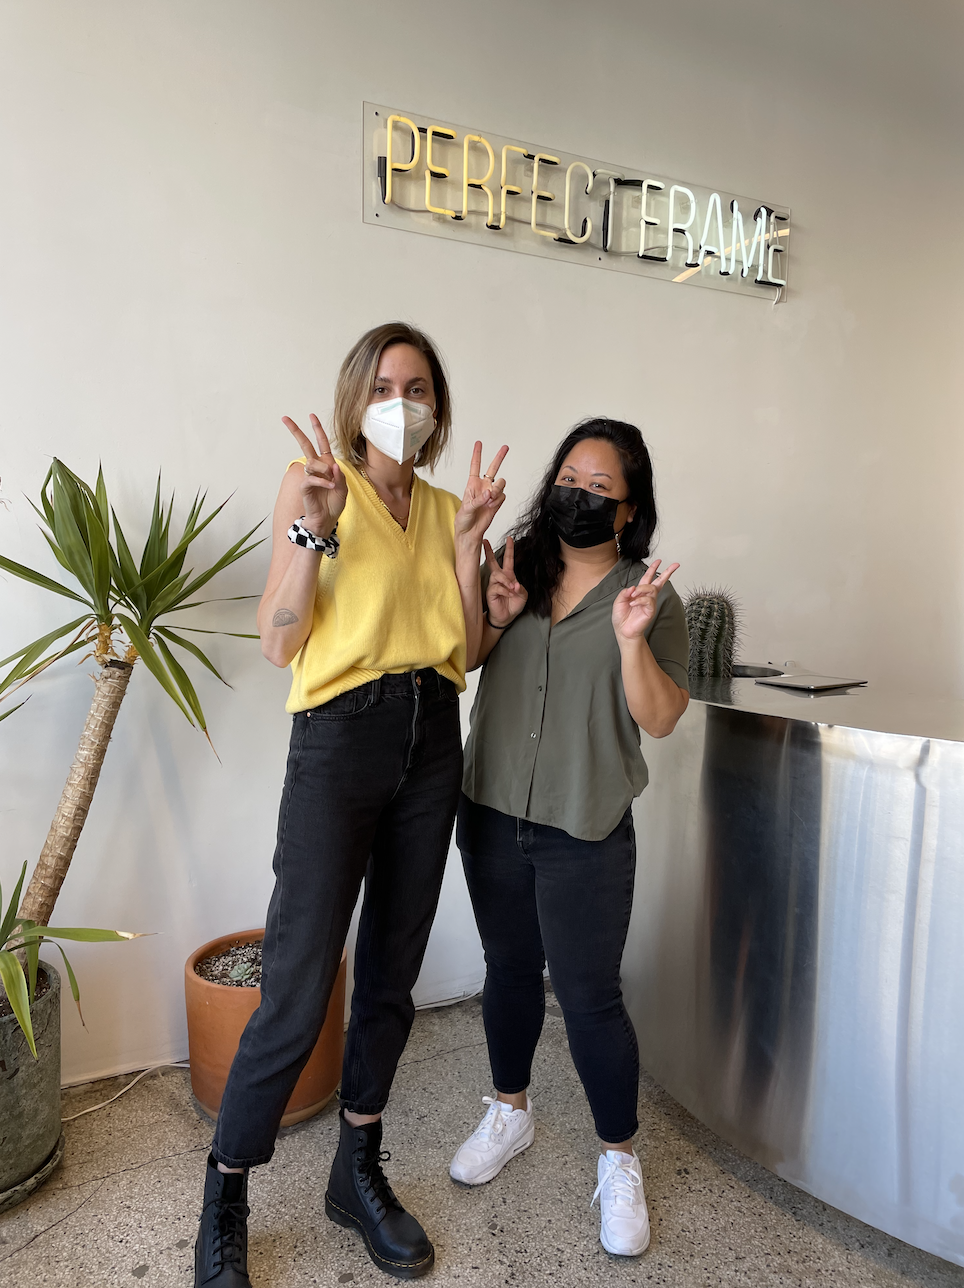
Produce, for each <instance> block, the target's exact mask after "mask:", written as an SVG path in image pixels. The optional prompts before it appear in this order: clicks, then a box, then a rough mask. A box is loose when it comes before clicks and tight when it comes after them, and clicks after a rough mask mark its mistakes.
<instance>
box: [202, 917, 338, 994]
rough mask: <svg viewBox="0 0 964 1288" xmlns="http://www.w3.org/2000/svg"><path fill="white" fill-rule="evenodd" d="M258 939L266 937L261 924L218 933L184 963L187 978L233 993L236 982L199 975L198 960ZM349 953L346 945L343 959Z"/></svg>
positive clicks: (205, 987)
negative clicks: (221, 933)
mask: <svg viewBox="0 0 964 1288" xmlns="http://www.w3.org/2000/svg"><path fill="white" fill-rule="evenodd" d="M258 939H264V926H261V927H260V929H254V930H236V931H234V932H233V934H229V935H218V936H217V938H216V939H209V940H208V942H207V943H206V944H202V945H201V947H200V948H196V949H195V950H194V952H193V953H191V955H190V957H189V958H188V959H187V961H186V962H185V963H184V974H185V976H186V978H187V979H189V980H190V981H191V986H192V987H193V988H201V989H228V990H230V991H231V992H232V993H233V992H236V991H237V985H236V984H219V983H218V982H217V981H216V980H213V979H205V978H204V976H203V975H199V974H198V973H197V971H196V970H195V967H196V966H197V964H198V962H202V961H204V959H205V957H214V956H215V955H216V954H217V953H219V952H221V951H223V950H224V949H225V948H232V947H234V946H235V945H236V944H251V943H254V942H255V940H258ZM347 954H348V948H347V946H346V947H345V948H343V949H342V950H341V960H342V961H344V960H345V958H346V956H347ZM256 987H257V986H256ZM251 991H254V990H251Z"/></svg>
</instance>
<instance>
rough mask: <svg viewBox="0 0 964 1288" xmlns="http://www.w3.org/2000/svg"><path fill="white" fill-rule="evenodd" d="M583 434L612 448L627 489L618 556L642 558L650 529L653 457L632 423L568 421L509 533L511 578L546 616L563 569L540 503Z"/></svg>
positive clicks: (653, 504) (653, 516) (652, 521)
mask: <svg viewBox="0 0 964 1288" xmlns="http://www.w3.org/2000/svg"><path fill="white" fill-rule="evenodd" d="M587 438H598V439H601V440H602V441H603V442H605V443H612V445H613V447H615V449H616V451H617V452H618V453H619V460H620V463H621V465H622V468H623V474H624V475H625V476H626V486H627V487H628V489H629V496H628V497H627V500H629V501H632V503H633V505H635V507H636V513H635V514H634V515H633V518H632V521H631V522H630V523H627V524H626V526H625V527H624V528H623V530H622V532H621V533H620V535H619V551H620V554H621V555H622V556H623V558H627V559H632V560H634V561H638V560H640V559H645V558H646V556H647V555H648V554H649V548H650V543H651V542H652V540H653V533H654V532H655V531H656V496H655V493H654V491H653V462H652V461H651V459H650V456H649V450H648V448H647V447H646V444H645V443H644V442H643V436H642V434H641V433H640V432H639V430H638V429H637V428H636V426H635V425H629V424H627V423H626V422H625V421H623V420H610V419H609V417H608V416H595V417H591V418H590V419H588V420H581V421H580V422H579V424H578V425H574V426H573V427H572V429H571V430H570V431H569V433H568V434H567V435H566V437H565V438H564V439H563V440H562V442H561V443H560V444H559V446H558V447H557V448H556V452H555V455H554V456H553V458H552V460H551V461H550V462H549V466H548V468H547V470H546V472H545V474H544V475H543V477H542V482H541V483H540V484H539V486H538V488H537V489H536V491H535V492H534V493H533V495H532V497H531V498H530V500H529V504H528V506H527V507H526V509H525V510H524V511H523V513H522V516H521V517H520V519H519V521H518V523H517V524H516V525H515V527H514V528H513V529H512V532H511V536H513V537H514V538H515V574H516V577H517V578H518V580H519V581H520V582H521V583H522V585H523V586H525V588H526V590H527V591H528V592H529V602H528V604H527V608H529V609H530V610H531V611H532V612H533V613H537V614H538V615H539V616H540V617H548V616H549V614H550V613H551V612H552V596H553V592H554V591H555V589H556V586H557V585H558V584H559V578H560V577H561V576H562V571H563V562H562V555H561V554H560V551H559V535H558V533H557V532H556V530H555V528H554V527H553V525H552V519H551V518H550V516H549V511H548V510H547V508H546V505H547V502H548V500H549V493H550V492H551V491H552V488H553V485H554V484H555V481H556V478H557V477H558V475H559V471H560V470H561V469H562V466H563V463H564V461H565V459H566V457H567V456H568V455H569V453H570V452H571V451H572V449H573V448H574V447H575V446H576V444H577V443H581V442H583V441H584V440H585V439H587Z"/></svg>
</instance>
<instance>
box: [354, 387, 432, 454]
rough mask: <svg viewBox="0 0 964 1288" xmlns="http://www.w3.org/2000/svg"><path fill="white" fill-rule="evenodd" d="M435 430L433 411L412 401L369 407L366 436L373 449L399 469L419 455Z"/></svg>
mask: <svg viewBox="0 0 964 1288" xmlns="http://www.w3.org/2000/svg"><path fill="white" fill-rule="evenodd" d="M434 429H435V417H434V416H433V415H432V409H431V407H428V406H426V404H425V403H420V402H412V401H411V400H410V399H408V398H389V399H388V400H387V401H385V402H376V403H369V404H368V407H367V408H366V410H365V419H364V421H363V422H362V433H363V434H364V435H365V438H366V439H367V440H368V442H369V443H371V445H372V447H377V448H378V450H379V451H380V452H384V453H385V455H386V456H390V457H391V458H392V460H395V461H398V463H399V465H401V464H403V462H405V461H407V460H408V458H409V457H410V456H414V455H415V453H416V452H417V451H418V449H419V448H420V447H421V446H422V444H423V443H424V442H425V441H426V439H428V438H429V437H430V436H431V434H432V431H433V430H434Z"/></svg>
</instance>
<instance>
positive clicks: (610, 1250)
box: [599, 1230, 651, 1257]
mask: <svg viewBox="0 0 964 1288" xmlns="http://www.w3.org/2000/svg"><path fill="white" fill-rule="evenodd" d="M650 1233H651V1232H650V1231H649V1230H647V1231H646V1242H645V1243H644V1244H643V1246H642V1247H641V1248H640V1249H639V1251H638V1252H623V1251H621V1250H620V1249H619V1248H611V1247H610V1246H609V1244H608V1243H607V1242H606V1240H605V1239H604V1238H603V1236H602V1232H600V1235H599V1242H600V1243H601V1244H602V1246H603V1247H604V1248H605V1249H606V1251H607V1252H608V1253H609V1254H610V1256H612V1257H641V1256H642V1255H643V1253H644V1252H645V1251H646V1249H647V1248H648V1247H649V1240H650Z"/></svg>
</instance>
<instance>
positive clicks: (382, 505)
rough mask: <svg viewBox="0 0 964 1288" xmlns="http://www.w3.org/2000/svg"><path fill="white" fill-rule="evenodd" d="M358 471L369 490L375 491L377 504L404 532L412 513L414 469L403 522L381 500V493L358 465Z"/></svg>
mask: <svg viewBox="0 0 964 1288" xmlns="http://www.w3.org/2000/svg"><path fill="white" fill-rule="evenodd" d="M358 473H359V474H360V475H361V476H362V478H363V479H364V480H365V482H366V483H367V484H368V486H369V487H370V488H371V490H372V491H373V492H374V493H375V497H376V498H377V500H378V504H379V505H380V506H381V507H382V509H383V510H384V511H385V513H386V514H388V515H391V517H392V518H393V519H394V520H395V522H396V523H397V524H398V526H399V527H400V528H401V530H402V531H403V532H405V531H406V530H407V528H408V520H409V519H410V518H411V515H412V489H413V488H414V487H415V471H414V470H413V471H412V479H411V482H410V483H409V485H408V514H407V515H406V517H405V522H404V523H403V522H402V521H401V519H400V518H399V517H398V515H397V514H395V513H394V511H392V510H391V509H389V507H388V506H387V505H386V504H385V502H384V501H383V500H382V496H381V493H380V492H379V490H378V488H377V487H376V486H375V484H374V483H373V482H372V481H371V479H370V478H369V477H368V474H367V472H366V471H365V469H364V468H363V466H361V465H359V467H358Z"/></svg>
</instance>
